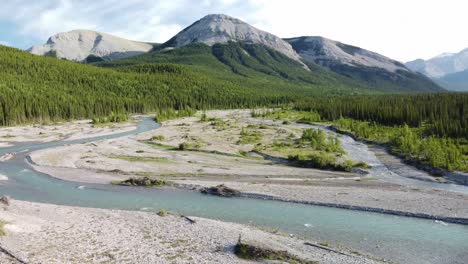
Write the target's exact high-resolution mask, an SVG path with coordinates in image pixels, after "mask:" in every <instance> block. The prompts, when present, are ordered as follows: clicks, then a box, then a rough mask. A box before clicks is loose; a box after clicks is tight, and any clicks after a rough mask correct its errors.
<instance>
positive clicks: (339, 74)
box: [29, 15, 443, 92]
mask: <svg viewBox="0 0 468 264" xmlns="http://www.w3.org/2000/svg"><path fill="white" fill-rule="evenodd" d="M200 45H204V46H205V47H202V46H200ZM29 51H30V52H31V53H33V54H36V55H48V56H55V57H57V58H63V59H67V60H73V61H77V62H85V63H94V62H99V61H111V62H109V63H101V64H98V65H100V66H105V67H109V66H116V65H124V64H125V65H127V66H128V65H135V64H140V63H167V62H169V63H175V64H187V65H199V66H203V67H204V68H205V69H206V68H213V70H219V67H220V66H221V65H222V66H223V68H224V67H226V68H228V69H229V70H230V71H231V74H235V75H241V76H244V77H249V78H260V77H259V75H257V74H267V75H270V76H277V77H279V78H282V79H286V80H293V81H300V82H306V83H308V84H314V83H320V82H319V81H317V80H318V79H321V80H323V79H328V80H329V81H330V80H332V79H333V81H330V82H331V83H341V84H343V83H345V86H353V87H358V88H359V89H360V88H364V89H369V90H374V91H384V92H428V91H442V90H443V89H442V88H441V87H440V86H439V85H438V84H436V83H435V82H433V81H432V80H430V79H429V78H427V77H426V76H424V75H422V74H420V73H416V72H414V71H412V70H411V69H409V68H408V67H406V66H405V65H404V64H402V63H399V62H397V61H395V60H392V59H389V58H387V57H385V56H382V55H380V54H377V53H375V52H371V51H368V50H365V49H362V48H359V47H354V46H351V45H347V44H343V43H340V42H337V41H333V40H329V39H326V38H322V37H299V38H291V39H281V38H279V37H277V36H275V35H273V34H271V33H268V32H265V31H262V30H259V29H257V28H255V27H253V26H251V25H249V24H247V23H245V22H243V21H241V20H239V19H236V18H233V17H230V16H227V15H208V16H205V17H203V18H202V19H200V20H198V21H196V22H195V23H193V24H192V25H190V26H189V27H187V28H185V29H184V30H182V31H181V32H179V33H178V34H177V35H175V36H174V37H172V38H171V39H170V40H169V41H167V42H165V43H163V44H161V45H156V44H150V43H143V42H135V41H130V40H125V39H122V38H119V37H115V36H112V35H109V34H105V33H98V32H93V31H84V30H76V31H71V32H65V33H59V34H57V35H55V36H53V37H51V38H50V39H49V40H48V41H47V43H46V44H44V45H39V46H34V47H32V48H31V49H30V50H29ZM139 54H141V55H140V56H136V57H134V56H135V55H139ZM216 67H218V68H216Z"/></svg>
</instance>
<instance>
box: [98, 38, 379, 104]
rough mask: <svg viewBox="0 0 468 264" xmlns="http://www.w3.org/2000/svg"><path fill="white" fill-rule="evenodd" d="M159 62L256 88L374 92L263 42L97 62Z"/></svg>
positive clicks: (198, 46) (116, 64)
mask: <svg viewBox="0 0 468 264" xmlns="http://www.w3.org/2000/svg"><path fill="white" fill-rule="evenodd" d="M160 63H173V64H183V65H186V66H188V67H190V68H191V69H192V70H193V71H195V72H199V73H200V74H203V75H209V76H211V77H213V78H217V79H220V80H223V81H229V82H232V83H236V84H238V85H241V86H246V87H252V88H253V89H256V88H258V87H270V88H272V89H281V90H284V91H288V90H290V91H292V90H291V89H296V88H297V87H302V89H306V90H307V91H309V92H310V93H313V94H315V95H320V94H327V95H329V96H332V95H343V94H347V95H349V94H355V93H358V94H362V93H371V92H373V91H371V90H370V89H368V87H366V86H364V85H362V84H360V83H358V82H354V81H353V80H350V79H348V78H345V77H342V76H339V75H337V74H335V73H333V72H331V71H328V70H327V69H325V68H322V67H320V66H318V65H315V64H309V66H308V68H309V70H305V69H304V68H303V64H301V63H299V62H297V61H295V60H292V59H290V58H289V57H287V56H286V55H284V54H282V53H280V52H277V51H275V50H272V49H270V48H267V47H265V46H263V45H259V44H247V43H241V42H228V43H225V44H214V45H212V46H208V45H206V44H203V43H193V44H190V45H187V46H183V47H180V48H174V49H162V50H156V51H152V52H149V53H146V54H142V55H139V56H135V57H131V58H126V59H121V60H115V61H109V62H101V63H97V64H96V65H97V66H101V67H109V68H117V69H120V68H123V67H128V66H133V68H134V67H137V66H138V65H141V64H142V65H146V64H156V65H157V64H160ZM294 87H296V88H294Z"/></svg>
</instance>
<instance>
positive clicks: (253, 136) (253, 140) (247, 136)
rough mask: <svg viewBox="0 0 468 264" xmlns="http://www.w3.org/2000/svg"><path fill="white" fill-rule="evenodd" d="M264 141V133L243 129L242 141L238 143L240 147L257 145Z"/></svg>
mask: <svg viewBox="0 0 468 264" xmlns="http://www.w3.org/2000/svg"><path fill="white" fill-rule="evenodd" d="M262 139H263V133H262V132H260V131H257V130H254V129H251V128H242V130H241V132H240V139H239V141H238V142H237V144H239V145H246V144H257V143H259V142H260V141H261V140H262Z"/></svg>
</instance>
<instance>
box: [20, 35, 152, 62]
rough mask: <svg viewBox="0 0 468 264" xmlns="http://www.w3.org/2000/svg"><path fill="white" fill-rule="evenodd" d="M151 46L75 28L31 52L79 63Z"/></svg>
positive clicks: (123, 55)
mask: <svg viewBox="0 0 468 264" xmlns="http://www.w3.org/2000/svg"><path fill="white" fill-rule="evenodd" d="M151 49H153V45H152V44H149V43H143V42H137V41H131V40H127V39H123V38H119V37H116V36H113V35H110V34H106V33H100V32H95V31H90V30H73V31H70V32H63V33H58V34H56V35H54V36H52V37H50V38H49V40H48V41H47V43H46V44H43V45H37V46H33V47H31V48H30V49H29V50H28V51H29V52H31V53H32V54H35V55H42V56H52V57H57V58H60V59H66V60H72V61H77V62H95V61H101V60H113V59H119V58H125V57H130V56H135V55H138V54H142V53H145V52H148V51H150V50H151Z"/></svg>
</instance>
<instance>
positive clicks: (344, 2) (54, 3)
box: [0, 0, 468, 62]
mask: <svg viewBox="0 0 468 264" xmlns="http://www.w3.org/2000/svg"><path fill="white" fill-rule="evenodd" d="M214 13H223V14H227V15H230V16H234V17H237V18H239V19H241V20H244V21H245V22H247V23H249V24H252V25H253V26H255V27H257V28H259V29H262V30H265V31H268V32H270V33H273V34H275V35H277V36H280V37H284V38H285V37H297V36H323V37H327V38H331V39H334V40H338V41H340V42H343V43H347V44H351V45H355V46H359V47H362V48H365V49H369V50H372V51H375V52H378V53H381V54H383V55H385V56H388V57H391V58H393V59H396V60H400V61H404V62H406V61H409V60H413V59H417V58H424V59H428V58H431V57H434V56H436V55H439V54H441V53H444V52H459V51H461V50H463V49H465V48H468V34H467V33H466V26H467V25H468V1H466V0H287V1H285V0H192V1H189V0H40V1H33V0H2V1H1V3H0V44H3V45H8V46H12V47H17V48H21V49H27V48H29V47H30V46H32V45H34V44H41V43H44V42H45V41H46V40H47V39H48V38H49V37H50V36H51V35H54V34H55V33H58V32H64V31H69V30H73V29H90V30H96V31H100V32H106V33H110V34H114V35H117V36H120V37H124V38H128V39H132V40H140V41H147V42H157V43H162V42H165V41H167V40H169V39H170V38H171V37H172V36H173V35H175V34H177V33H178V32H179V31H180V30H182V29H183V28H185V27H187V26H189V25H190V24H192V23H193V22H195V21H196V20H198V19H200V18H202V17H203V16H205V15H207V14H214Z"/></svg>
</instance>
